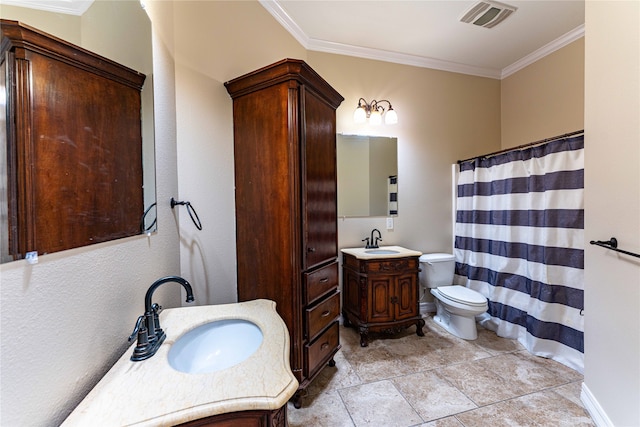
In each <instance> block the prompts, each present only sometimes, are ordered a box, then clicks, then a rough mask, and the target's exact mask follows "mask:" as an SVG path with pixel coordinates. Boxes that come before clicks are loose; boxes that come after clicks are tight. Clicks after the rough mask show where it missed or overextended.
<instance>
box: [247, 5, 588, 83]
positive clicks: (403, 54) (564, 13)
mask: <svg viewBox="0 0 640 427" xmlns="http://www.w3.org/2000/svg"><path fill="white" fill-rule="evenodd" d="M260 3H261V4H262V5H263V6H264V8H265V9H267V10H268V11H269V12H270V13H271V14H272V15H273V16H274V17H275V18H276V19H277V20H278V22H280V24H281V25H282V26H283V27H284V28H286V29H287V30H288V31H289V32H290V33H291V34H292V35H293V36H294V37H295V38H296V39H297V40H298V41H299V42H300V43H301V44H302V45H303V46H304V47H305V48H306V49H308V50H314V51H321V52H331V53H338V54H345V55H350V56H357V57H363V58H370V59H378V60H383V61H388V62H395V63H401V64H408V65H415V66H419V67H426V68H435V69H440V70H446V71H453V72H460V73H464V74H472V75H478V76H484V77H492V78H504V77H506V76H508V75H510V74H512V73H514V72H515V71H517V70H519V69H521V68H523V67H525V66H526V65H529V64H530V63H532V62H535V61H536V60H538V59H540V58H541V57H543V56H546V55H548V54H549V53H552V52H553V51H555V50H557V49H559V48H561V47H563V46H565V45H567V44H569V43H571V42H573V41H574V40H576V39H578V38H580V37H582V36H583V35H584V0H504V1H503V3H506V4H508V5H510V6H514V7H516V8H517V10H516V11H515V12H514V13H513V14H512V15H511V16H509V17H508V18H507V19H506V20H505V21H503V22H502V23H500V24H498V25H497V26H495V27H494V28H483V27H478V26H476V25H473V24H466V23H463V22H460V17H461V16H462V15H463V14H464V12H466V11H467V9H468V8H469V7H471V6H472V5H474V4H475V3H477V1H465V0H448V1H447V0H412V1H404V0H382V1H381V0H375V1H371V0H357V1H347V0H340V1H330V0H323V1H315V0H260Z"/></svg>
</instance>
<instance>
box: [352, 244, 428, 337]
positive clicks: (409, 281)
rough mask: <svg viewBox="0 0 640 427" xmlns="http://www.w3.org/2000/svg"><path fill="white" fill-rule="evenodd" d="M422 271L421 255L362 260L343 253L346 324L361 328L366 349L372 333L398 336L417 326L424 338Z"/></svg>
mask: <svg viewBox="0 0 640 427" xmlns="http://www.w3.org/2000/svg"><path fill="white" fill-rule="evenodd" d="M418 272H419V257H418V256H406V257H401V258H374V259H360V258H357V257H356V256H355V255H352V254H348V253H343V255H342V293H343V301H342V305H343V307H342V314H343V319H344V325H345V326H355V327H356V328H357V329H358V331H359V332H360V345H361V346H362V347H366V346H367V345H369V332H387V333H397V332H399V331H401V330H402V329H404V328H407V327H409V326H412V325H415V326H416V333H417V334H418V335H419V336H424V333H423V331H422V328H423V326H424V324H425V322H424V319H423V318H422V316H421V315H420V307H419V298H420V297H419V295H420V294H419V292H420V290H419V282H418Z"/></svg>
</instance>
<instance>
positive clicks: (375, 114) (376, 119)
mask: <svg viewBox="0 0 640 427" xmlns="http://www.w3.org/2000/svg"><path fill="white" fill-rule="evenodd" d="M369 123H371V124H372V125H379V124H382V114H380V111H378V110H374V111H372V112H371V115H370V116H369Z"/></svg>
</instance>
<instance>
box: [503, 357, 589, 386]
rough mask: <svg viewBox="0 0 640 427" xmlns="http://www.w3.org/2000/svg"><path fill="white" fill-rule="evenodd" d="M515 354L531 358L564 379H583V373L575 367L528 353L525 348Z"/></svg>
mask: <svg viewBox="0 0 640 427" xmlns="http://www.w3.org/2000/svg"><path fill="white" fill-rule="evenodd" d="M515 354H516V355H517V356H518V357H521V358H522V359H526V360H531V361H533V362H534V363H537V364H539V365H541V366H544V367H545V368H546V369H548V370H550V371H551V372H554V373H555V374H556V375H558V376H560V377H561V378H563V379H564V380H566V381H572V382H573V381H582V380H583V375H582V374H581V373H580V372H578V371H576V370H575V369H571V368H569V367H568V366H565V365H563V364H562V363H559V362H556V361H555V360H553V359H547V358H544V357H540V356H536V355H534V354H531V353H529V352H528V351H527V350H521V351H519V352H517V353H515Z"/></svg>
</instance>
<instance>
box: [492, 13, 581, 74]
mask: <svg viewBox="0 0 640 427" xmlns="http://www.w3.org/2000/svg"><path fill="white" fill-rule="evenodd" d="M582 37H584V24H582V25H580V26H578V27H576V28H574V29H573V30H571V31H569V32H568V33H566V34H565V35H563V36H560V37H558V38H557V39H555V40H554V41H552V42H550V43H547V44H546V45H544V46H542V47H541V48H540V49H538V50H536V51H534V52H532V53H530V54H529V55H527V56H525V57H524V58H522V59H519V60H517V61H516V62H514V63H513V64H511V65H509V66H507V67H505V68H503V69H502V73H501V75H500V79H504V78H506V77H509V76H510V75H512V74H514V73H516V72H518V71H520V70H522V69H523V68H525V67H527V66H529V65H531V64H533V63H534V62H536V61H538V60H540V59H542V58H544V57H545V56H547V55H551V54H552V53H553V52H555V51H556V50H559V49H562V48H563V47H565V46H566V45H568V44H570V43H573V42H574V41H576V40H578V39H580V38H582Z"/></svg>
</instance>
